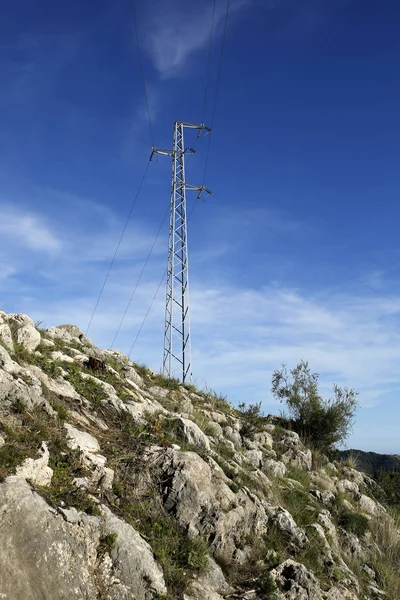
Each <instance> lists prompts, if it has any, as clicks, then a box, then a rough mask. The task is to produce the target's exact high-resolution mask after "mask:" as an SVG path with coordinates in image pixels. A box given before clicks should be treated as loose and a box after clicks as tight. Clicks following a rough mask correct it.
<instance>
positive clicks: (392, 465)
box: [340, 442, 400, 477]
mask: <svg viewBox="0 0 400 600" xmlns="http://www.w3.org/2000/svg"><path fill="white" fill-rule="evenodd" d="M399 445H400V442H399ZM340 456H341V457H342V458H344V459H345V460H347V459H349V458H350V459H353V462H355V464H356V465H357V469H358V470H359V471H363V473H367V475H370V476H371V477H376V476H377V475H378V474H379V473H381V472H382V471H383V472H385V473H388V472H399V471H400V456H399V455H398V454H377V453H376V452H364V451H363V450H342V451H341V452H340Z"/></svg>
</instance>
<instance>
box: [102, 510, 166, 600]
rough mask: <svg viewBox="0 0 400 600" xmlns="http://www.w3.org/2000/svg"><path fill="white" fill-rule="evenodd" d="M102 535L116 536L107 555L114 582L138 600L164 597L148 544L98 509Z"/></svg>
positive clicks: (163, 584)
mask: <svg viewBox="0 0 400 600" xmlns="http://www.w3.org/2000/svg"><path fill="white" fill-rule="evenodd" d="M102 515H103V519H104V522H103V524H102V530H103V534H109V533H115V534H116V535H117V537H116V541H115V546H114V548H113V550H112V552H111V558H112V561H113V571H114V573H115V575H116V576H117V577H118V579H119V580H120V581H121V582H123V583H124V584H125V585H126V586H128V587H129V588H130V590H131V591H132V592H134V595H135V596H134V597H135V598H137V599H138V600H145V599H147V598H149V597H150V598H152V597H153V596H154V595H156V594H159V595H161V594H165V593H166V591H167V589H166V587H165V581H164V576H163V572H162V570H161V568H160V567H159V565H158V564H157V563H156V561H155V560H154V556H153V553H152V550H151V547H150V546H149V544H148V543H147V542H146V541H145V540H144V539H143V538H142V537H141V536H140V535H139V533H138V532H137V531H135V530H134V529H133V527H131V526H130V525H128V523H125V522H124V521H122V520H121V519H119V518H118V517H116V516H115V515H114V514H113V513H112V512H111V511H110V510H109V509H108V508H107V507H105V506H103V507H102ZM129 597H130V596H126V598H127V599H128V598H129Z"/></svg>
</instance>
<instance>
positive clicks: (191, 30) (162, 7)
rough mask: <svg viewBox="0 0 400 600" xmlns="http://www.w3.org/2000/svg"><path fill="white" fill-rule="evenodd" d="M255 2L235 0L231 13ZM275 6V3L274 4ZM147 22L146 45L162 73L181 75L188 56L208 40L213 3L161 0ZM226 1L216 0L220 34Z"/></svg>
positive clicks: (217, 28)
mask: <svg viewBox="0 0 400 600" xmlns="http://www.w3.org/2000/svg"><path fill="white" fill-rule="evenodd" d="M251 4H252V0H233V1H232V2H231V8H230V11H231V14H232V13H235V12H237V11H240V10H241V9H243V8H245V7H247V6H249V5H251ZM271 7H272V5H271ZM151 9H152V10H151V16H150V15H148V17H147V23H146V38H145V45H146V49H147V51H148V52H149V54H150V56H151V58H152V60H153V63H154V65H155V67H156V69H157V70H158V71H159V73H160V74H161V76H162V77H165V78H167V77H174V76H176V75H179V73H180V72H181V70H182V69H183V68H184V67H185V66H186V65H187V62H188V60H189V58H190V57H191V56H192V55H193V54H194V53H195V52H197V51H198V50H201V49H203V48H204V47H205V46H207V44H208V43H209V39H210V31H211V20H212V12H213V4H212V2H210V1H207V2H206V1H205V2H195V1H194V0H158V2H156V3H152V5H151ZM225 12H226V2H221V1H218V0H217V2H216V9H215V18H214V35H215V36H216V37H218V36H219V34H220V32H221V29H222V24H223V21H224V19H225Z"/></svg>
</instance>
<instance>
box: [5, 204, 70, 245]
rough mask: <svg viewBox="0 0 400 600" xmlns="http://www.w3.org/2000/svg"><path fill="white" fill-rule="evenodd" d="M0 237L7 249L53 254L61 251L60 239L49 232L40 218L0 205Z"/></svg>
mask: <svg viewBox="0 0 400 600" xmlns="http://www.w3.org/2000/svg"><path fill="white" fill-rule="evenodd" d="M0 211H1V215H2V216H1V220H0V235H1V236H2V238H3V240H7V245H8V247H9V248H10V247H12V246H19V247H21V248H25V249H27V250H33V251H36V252H46V253H50V254H54V253H56V252H58V251H59V250H60V249H61V241H60V239H59V238H58V237H57V236H56V235H55V234H54V233H53V232H52V231H51V229H50V228H49V226H48V225H47V224H46V222H45V220H44V219H43V217H42V216H39V215H35V214H33V213H27V212H24V211H21V210H18V209H17V208H16V207H11V206H7V205H0Z"/></svg>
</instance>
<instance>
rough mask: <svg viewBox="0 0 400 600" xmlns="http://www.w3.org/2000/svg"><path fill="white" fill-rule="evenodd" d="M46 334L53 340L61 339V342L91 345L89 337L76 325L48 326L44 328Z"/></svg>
mask: <svg viewBox="0 0 400 600" xmlns="http://www.w3.org/2000/svg"><path fill="white" fill-rule="evenodd" d="M46 335H47V336H48V337H50V338H52V339H53V340H61V341H63V342H67V343H70V342H75V343H79V344H84V345H86V346H92V345H93V344H92V342H91V341H90V339H89V338H88V337H87V336H86V335H85V334H84V333H83V332H82V331H81V330H80V329H79V327H76V325H58V327H50V329H46Z"/></svg>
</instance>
